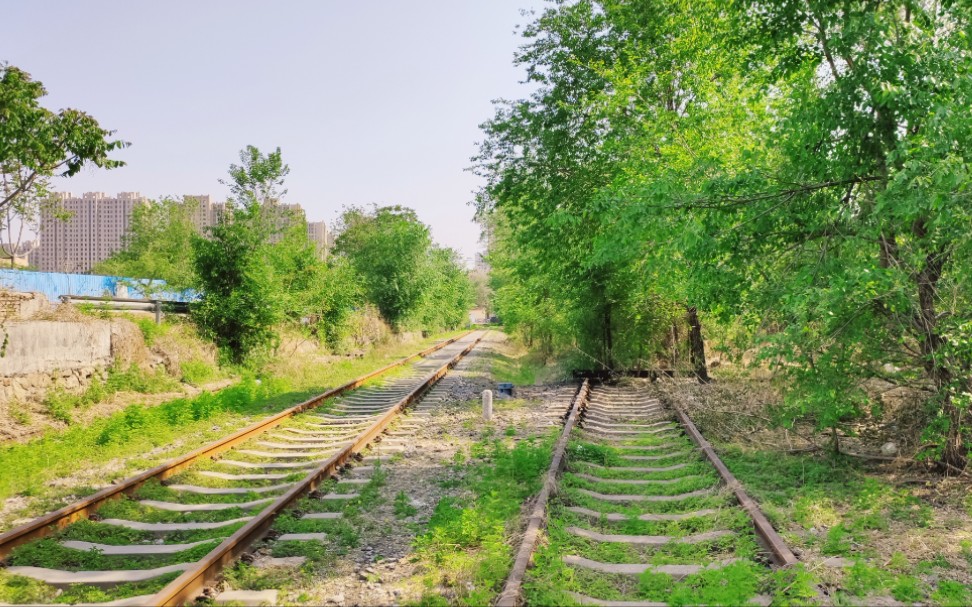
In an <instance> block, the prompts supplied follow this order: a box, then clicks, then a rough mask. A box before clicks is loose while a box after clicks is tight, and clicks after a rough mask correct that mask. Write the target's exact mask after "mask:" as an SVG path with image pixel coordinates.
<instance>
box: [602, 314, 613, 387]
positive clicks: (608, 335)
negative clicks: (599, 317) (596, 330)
mask: <svg viewBox="0 0 972 607" xmlns="http://www.w3.org/2000/svg"><path fill="white" fill-rule="evenodd" d="M604 359H605V361H606V362H607V368H608V369H609V370H611V369H614V333H613V331H612V329H611V302H606V303H605V304H604Z"/></svg>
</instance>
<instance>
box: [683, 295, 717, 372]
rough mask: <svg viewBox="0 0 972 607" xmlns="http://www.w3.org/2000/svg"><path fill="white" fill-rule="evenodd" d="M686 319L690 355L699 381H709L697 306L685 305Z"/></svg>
mask: <svg viewBox="0 0 972 607" xmlns="http://www.w3.org/2000/svg"><path fill="white" fill-rule="evenodd" d="M685 319H686V320H687V321H688V326H689V356H690V357H691V360H692V367H693V368H694V370H695V376H696V377H697V378H698V379H699V383H702V384H707V383H709V381H711V380H710V378H709V369H708V366H707V365H706V363H705V341H704V340H703V339H702V322H701V321H699V310H698V308H696V307H695V306H685Z"/></svg>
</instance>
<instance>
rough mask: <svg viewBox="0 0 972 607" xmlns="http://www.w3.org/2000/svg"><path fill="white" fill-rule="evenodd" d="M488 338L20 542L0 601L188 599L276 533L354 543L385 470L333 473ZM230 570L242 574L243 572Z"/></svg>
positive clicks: (288, 551)
mask: <svg viewBox="0 0 972 607" xmlns="http://www.w3.org/2000/svg"><path fill="white" fill-rule="evenodd" d="M481 337H482V334H481V333H474V334H471V335H467V336H465V337H464V338H462V339H460V340H458V341H457V342H456V343H454V344H450V345H449V346H447V347H445V348H442V349H441V350H439V351H438V352H437V353H435V354H434V355H430V356H428V357H427V358H425V359H422V360H421V361H419V362H417V363H414V364H413V365H412V366H411V369H410V370H409V372H408V373H406V374H405V375H404V376H402V377H399V378H396V379H394V380H392V381H389V382H387V383H386V384H384V385H377V386H374V387H369V388H364V389H361V390H357V391H355V392H351V393H349V394H348V395H347V396H344V397H342V398H340V399H336V400H334V401H331V402H328V403H325V405H324V406H323V407H322V408H321V409H319V410H317V411H313V412H310V411H309V412H304V413H301V414H297V415H294V416H291V417H288V418H287V419H285V420H283V421H282V422H281V423H279V424H278V425H276V426H275V427H274V428H273V429H272V430H270V431H268V432H262V433H259V434H256V435H254V436H252V437H249V438H247V439H246V440H245V441H243V442H241V443H238V444H236V445H235V446H234V447H233V448H232V450H229V451H226V452H224V453H221V454H219V456H218V457H213V458H212V459H209V458H200V459H198V460H196V461H195V462H193V463H192V464H191V465H189V466H187V467H185V468H183V469H181V470H180V471H179V472H178V473H177V474H176V475H174V476H170V477H167V478H165V479H164V480H159V479H158V478H152V479H149V480H148V481H147V482H144V483H143V484H141V486H140V487H139V488H138V489H137V490H136V491H135V492H134V493H132V494H131V495H123V496H120V498H119V499H115V500H112V501H110V502H107V503H105V504H104V505H102V506H101V508H100V509H99V511H98V513H97V514H96V515H92V516H91V517H90V518H89V519H88V520H82V521H78V522H76V523H74V524H71V525H68V526H65V527H63V528H61V529H59V530H57V531H56V532H55V533H54V534H53V535H51V536H49V537H46V538H42V539H39V540H36V541H31V542H27V543H24V544H22V545H20V546H17V547H16V548H13V550H12V551H10V553H9V555H8V557H7V559H6V561H5V565H6V567H5V569H3V570H0V602H6V603H73V602H93V601H97V602H101V601H116V600H121V599H129V600H130V603H129V604H138V605H142V604H173V603H182V602H186V601H187V600H192V599H193V598H194V597H195V594H193V589H195V590H198V589H200V588H202V586H203V585H204V584H205V583H207V582H209V581H211V580H212V576H213V575H214V572H215V571H217V570H218V566H217V567H215V568H209V567H208V564H210V563H212V562H218V564H229V563H230V562H231V561H232V558H231V557H232V556H235V555H237V554H239V553H241V552H242V551H243V550H244V549H245V548H246V547H247V546H248V545H249V544H250V543H251V542H252V541H253V540H255V539H258V538H259V537H260V536H262V535H265V534H267V533H269V537H275V539H276V542H275V547H274V554H275V555H285V556H295V555H302V556H304V557H305V558H312V557H317V558H320V555H318V554H317V552H319V550H318V551H316V552H315V550H309V551H307V550H305V549H303V548H301V546H302V545H303V544H304V543H305V542H311V543H314V542H318V540H320V539H321V538H323V537H325V535H329V536H334V537H339V538H341V537H343V538H345V540H344V541H352V538H353V533H351V532H349V531H348V530H347V529H345V528H344V527H343V526H342V522H341V519H342V512H343V510H344V509H345V508H347V507H349V505H353V504H356V503H359V502H360V501H361V500H366V499H367V496H368V493H369V492H373V491H374V490H375V487H376V486H378V485H380V483H381V475H380V474H379V473H377V472H376V473H375V474H374V475H373V476H372V478H370V479H368V478H354V479H332V478H331V476H332V474H333V471H336V469H337V468H338V467H339V466H340V465H341V464H343V463H344V461H345V460H346V459H347V457H349V456H351V455H353V454H354V453H357V452H358V451H360V450H361V449H363V448H364V445H365V444H367V442H368V441H371V440H372V439H374V438H375V437H376V436H377V434H378V433H380V432H381V431H383V430H386V429H387V428H388V427H389V424H388V420H393V419H394V418H395V414H394V410H396V409H397V407H398V406H399V405H401V404H402V403H403V402H405V399H411V398H412V397H413V395H415V394H417V392H419V391H421V386H424V385H427V384H428V383H429V380H430V378H437V377H436V376H438V374H439V373H444V367H445V365H447V364H448V363H450V361H451V362H454V361H455V360H458V358H459V357H460V356H461V354H462V353H464V352H468V350H469V349H471V348H472V347H473V346H474V345H475V343H477V342H478V341H479V339H480V338H481ZM432 381H433V382H434V379H432ZM320 411H323V412H320ZM395 448H396V441H395V440H394V439H391V438H387V439H386V440H382V441H381V443H380V450H381V451H380V452H379V453H378V454H377V455H374V456H371V457H373V458H374V459H375V463H376V464H377V462H378V461H380V458H381V457H382V456H383V455H387V453H389V452H391V451H394V450H395ZM399 448H400V445H399ZM366 460H367V458H366ZM332 469H333V471H332ZM373 470H374V469H373ZM308 488H311V489H313V488H316V491H314V492H313V493H311V494H310V495H311V496H312V498H313V499H308V498H304V499H301V493H302V492H303V490H304V489H308ZM271 514H277V515H279V516H277V517H276V518H274V517H273V516H270V515H271ZM318 545H319V544H318ZM230 548H232V549H230ZM304 552H309V554H301V553H304ZM214 555H215V556H214ZM280 558H285V557H284V556H281V557H280ZM234 574H236V575H239V576H246V570H245V568H243V569H238V570H234ZM189 578H193V579H192V580H190V579H189ZM197 580H198V581H197ZM189 582H192V583H189ZM196 594H198V592H197V593H196ZM225 600H229V601H236V600H241V601H244V602H249V601H252V600H257V602H260V601H263V602H270V603H273V602H275V597H270V598H267V597H265V595H258V596H257V597H251V596H249V595H246V594H245V593H243V594H237V595H230V596H229V597H225Z"/></svg>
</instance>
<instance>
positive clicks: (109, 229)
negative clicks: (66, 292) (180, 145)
mask: <svg viewBox="0 0 972 607" xmlns="http://www.w3.org/2000/svg"><path fill="white" fill-rule="evenodd" d="M56 196H57V197H58V201H59V205H56V207H55V209H56V210H55V209H46V210H44V211H43V212H42V213H41V219H40V224H39V226H38V238H39V241H40V244H39V246H37V247H36V248H35V249H34V250H33V251H31V253H30V264H31V265H32V266H34V267H36V268H37V269H38V270H43V271H48V272H79V273H86V272H90V271H91V270H92V268H94V266H95V265H97V264H98V263H100V262H102V261H104V260H105V259H108V257H110V256H111V255H112V254H113V253H115V252H116V251H118V250H120V249H121V248H122V246H123V245H124V238H125V235H126V234H128V232H129V230H130V229H131V219H132V212H133V211H134V210H135V207H136V206H138V205H139V204H146V203H147V202H148V199H147V198H145V197H144V196H142V195H140V194H139V193H138V192H121V193H119V194H118V195H116V196H108V195H106V194H104V193H102V192H87V193H85V194H84V195H83V196H80V197H77V196H73V195H72V194H71V193H70V192H62V193H59V194H56ZM184 198H185V199H186V200H188V199H194V200H195V202H196V204H195V208H194V209H193V211H192V216H191V217H192V222H193V224H195V226H196V227H197V228H198V229H199V231H200V232H203V231H204V230H205V228H207V227H209V226H213V225H216V224H218V223H220V222H222V221H223V220H224V219H225V218H226V214H227V205H226V203H225V202H213V200H212V197H211V196H209V195H208V194H201V195H187V196H185V197H184ZM274 208H276V209H278V210H279V214H278V219H277V220H276V221H275V223H276V226H277V227H278V228H281V229H282V228H283V227H285V225H286V222H288V221H292V220H293V218H295V217H299V218H300V219H301V220H303V219H304V210H303V208H301V206H300V205H299V204H279V205H274ZM65 212H66V213H65ZM64 214H67V215H68V216H69V217H68V219H63V218H62V216H63V215H64ZM307 237H308V238H309V239H310V240H311V241H313V242H314V243H315V244H317V245H318V247H319V251H320V254H321V256H322V257H323V256H324V255H326V251H327V248H328V238H329V232H328V229H327V226H326V225H325V223H324V222H323V221H315V222H308V223H307ZM279 238H280V235H279V234H274V235H273V236H271V241H273V242H276V241H277V240H279ZM7 263H9V259H8V261H7Z"/></svg>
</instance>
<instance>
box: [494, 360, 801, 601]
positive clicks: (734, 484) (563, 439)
mask: <svg viewBox="0 0 972 607" xmlns="http://www.w3.org/2000/svg"><path fill="white" fill-rule="evenodd" d="M589 394H590V385H589V380H588V379H585V380H584V383H583V384H582V385H581V388H580V390H579V391H578V393H577V396H575V397H574V400H573V402H572V403H571V407H570V411H569V412H568V415H567V421H566V423H565V424H564V430H563V432H562V433H561V435H560V438H559V439H558V440H557V444H556V445H555V447H554V455H553V461H551V463H550V468H549V469H548V470H547V474H546V476H545V478H544V483H543V489H541V490H540V493H539V494H538V495H537V498H536V500H535V501H534V503H533V509H532V510H531V513H530V519H529V522H528V523H527V528H526V532H525V533H524V535H523V540H522V541H521V543H520V548H519V550H518V551H517V554H516V560H515V561H514V562H513V568H512V569H511V570H510V573H509V575H508V576H507V578H506V583H505V584H504V586H503V591H502V592H501V593H500V595H499V598H498V599H497V601H496V603H495V605H496V607H516V606H517V605H518V604H519V602H520V591H521V589H522V587H523V580H524V578H525V577H526V572H527V569H528V568H529V567H530V563H531V560H532V558H533V552H534V550H536V547H537V543H538V542H539V539H540V531H541V530H542V529H543V527H544V525H545V524H546V520H547V502H548V501H549V499H550V496H551V495H552V494H553V492H554V491H556V486H557V477H558V476H559V474H560V472H561V471H562V469H563V467H564V463H565V460H564V453H565V451H566V449H567V443H568V442H569V440H570V433H571V432H572V431H573V429H574V426H575V425H576V424H577V418H578V416H579V415H580V410H581V409H582V408H583V407H584V403H585V401H586V400H587V398H588V395H589ZM672 408H673V409H674V410H675V413H676V415H677V416H678V419H679V422H680V423H681V424H682V426H683V427H684V428H685V432H686V434H688V436H689V438H691V439H692V441H693V442H694V443H695V444H696V445H698V447H699V449H701V450H702V452H703V453H704V454H705V457H706V459H707V460H709V463H711V464H712V466H713V467H715V469H716V470H718V472H719V476H720V477H721V478H722V481H723V482H724V483H725V485H726V486H727V487H729V488H730V489H731V490H732V491H733V494H734V495H735V497H736V500H737V501H738V502H739V505H740V506H741V507H742V508H743V510H745V511H746V514H748V515H749V518H750V519H751V520H752V521H753V527H754V528H755V531H756V534H757V536H758V537H759V539H760V541H761V542H762V543H763V544H764V546H765V547H766V548H767V549H768V550H769V551H770V555H771V556H772V560H773V565H774V566H776V567H788V566H791V565H794V564H796V563H798V562H799V559H797V557H796V555H794V554H793V552H792V551H791V550H790V549H789V548H788V547H787V545H786V542H784V541H783V538H782V537H780V534H779V533H777V532H776V529H774V528H773V525H772V524H771V523H770V522H769V520H768V519H767V518H766V515H764V514H763V512H762V511H761V510H760V509H759V506H758V505H757V504H756V502H755V501H753V499H752V498H750V497H749V495H747V494H746V491H745V490H744V489H743V487H742V484H741V483H740V482H739V481H738V480H737V479H736V477H735V476H733V474H732V472H730V471H729V469H728V468H727V467H726V465H725V464H724V463H722V460H721V459H720V458H719V456H718V454H716V452H715V450H714V449H713V448H712V445H711V444H710V443H709V441H707V440H706V439H705V437H703V436H702V433H701V432H699V429H698V428H697V427H696V426H695V424H694V423H693V422H692V420H691V418H689V416H688V415H687V414H686V413H685V412H684V411H683V410H682V409H681V408H680V407H677V406H673V407H672Z"/></svg>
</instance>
